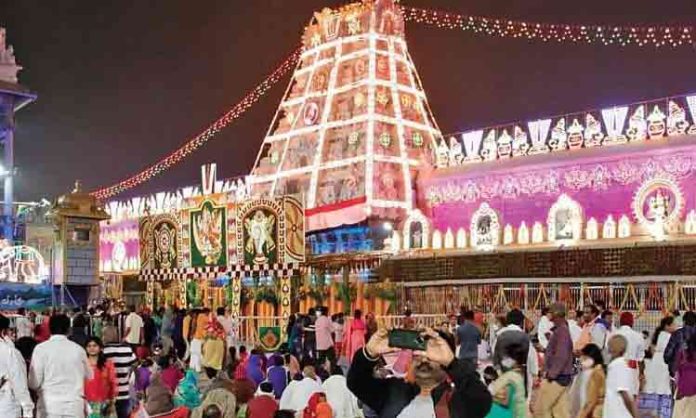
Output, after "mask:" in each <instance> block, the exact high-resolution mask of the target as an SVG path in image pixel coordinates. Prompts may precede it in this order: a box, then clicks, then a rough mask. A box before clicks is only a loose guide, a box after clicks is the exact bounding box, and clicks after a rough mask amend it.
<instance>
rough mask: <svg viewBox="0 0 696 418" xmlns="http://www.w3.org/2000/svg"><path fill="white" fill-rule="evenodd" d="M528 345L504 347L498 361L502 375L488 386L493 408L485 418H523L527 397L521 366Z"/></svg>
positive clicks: (514, 344)
mask: <svg viewBox="0 0 696 418" xmlns="http://www.w3.org/2000/svg"><path fill="white" fill-rule="evenodd" d="M528 351H529V343H528V342H526V343H525V342H522V343H510V344H508V345H506V346H505V351H504V352H503V353H502V359H501V360H500V368H501V370H502V372H503V374H501V375H500V377H499V378H497V379H496V380H494V381H493V382H492V383H491V384H490V385H488V390H489V391H490V392H491V395H493V406H492V408H491V411H490V412H489V413H488V415H486V418H508V417H509V418H525V417H526V416H527V396H526V393H525V385H524V370H523V367H522V366H523V365H524V363H525V362H526V361H527V354H528Z"/></svg>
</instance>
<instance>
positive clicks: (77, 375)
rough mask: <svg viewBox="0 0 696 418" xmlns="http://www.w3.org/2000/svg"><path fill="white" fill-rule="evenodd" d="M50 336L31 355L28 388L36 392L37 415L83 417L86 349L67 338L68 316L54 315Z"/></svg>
mask: <svg viewBox="0 0 696 418" xmlns="http://www.w3.org/2000/svg"><path fill="white" fill-rule="evenodd" d="M49 329H50V330H51V338H49V340H48V341H46V342H43V343H41V344H39V345H37V346H36V348H35V349H34V354H33V355H32V357H31V367H30V369H29V387H30V388H31V389H34V390H36V391H37V393H38V395H39V399H38V402H37V417H38V418H68V417H69V418H84V416H85V400H84V380H85V379H88V378H91V377H92V369H91V367H90V366H89V364H88V362H87V354H86V353H85V349H84V348H82V347H80V346H79V345H77V344H75V343H74V342H72V341H70V340H68V337H67V334H68V331H69V330H70V318H68V317H67V316H66V315H63V314H57V315H53V316H52V317H51V319H50V322H49Z"/></svg>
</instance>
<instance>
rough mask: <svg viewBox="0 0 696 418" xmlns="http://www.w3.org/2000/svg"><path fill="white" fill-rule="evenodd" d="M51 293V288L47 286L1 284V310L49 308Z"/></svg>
mask: <svg viewBox="0 0 696 418" xmlns="http://www.w3.org/2000/svg"><path fill="white" fill-rule="evenodd" d="M51 291H52V289H51V286H47V285H30V284H22V283H0V310H4V311H14V310H17V309H18V308H26V309H35V310H39V309H45V308H49V307H51Z"/></svg>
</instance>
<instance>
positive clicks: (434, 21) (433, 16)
mask: <svg viewBox="0 0 696 418" xmlns="http://www.w3.org/2000/svg"><path fill="white" fill-rule="evenodd" d="M401 8H402V10H403V13H404V19H405V20H406V21H408V22H416V23H423V24H426V25H430V26H435V27H438V28H442V29H459V30H463V31H468V32H473V33H478V34H484V35H488V36H495V37H501V38H520V39H528V40H537V41H542V42H558V43H561V42H573V43H585V44H602V45H616V46H629V45H633V46H641V47H642V46H654V47H658V48H659V47H665V46H666V47H672V48H677V47H685V46H686V47H691V48H693V47H694V46H696V43H695V42H694V36H693V35H692V34H693V33H694V30H695V29H694V27H693V26H664V25H655V26H603V25H577V24H549V23H537V22H525V21H517V20H508V19H498V18H487V17H481V16H471V15H463V14H457V13H448V12H443V11H437V10H429V9H422V8H418V7H409V6H401ZM301 54H302V47H299V48H298V49H296V50H295V51H294V52H293V53H292V54H290V55H289V56H288V57H287V58H286V59H285V60H284V61H283V62H282V63H281V64H280V65H279V66H278V67H277V68H276V69H275V71H273V72H272V73H271V74H270V75H269V76H268V77H266V79H265V80H264V81H262V82H261V83H260V84H259V85H257V86H256V87H255V88H254V89H253V90H251V91H250V92H249V93H247V95H246V96H245V97H244V98H243V99H242V100H241V101H240V102H239V103H237V104H236V105H235V106H234V107H232V108H231V109H230V110H229V111H228V112H227V113H225V114H224V115H222V116H221V117H220V118H218V119H217V120H216V121H215V122H214V123H212V124H211V125H210V126H208V127H207V128H206V129H205V130H204V131H202V132H201V133H200V134H198V135H197V136H195V137H194V138H192V139H190V140H189V141H187V142H186V143H185V144H184V145H182V146H181V147H179V148H178V149H177V150H175V151H174V152H172V153H171V154H169V155H168V156H166V157H164V158H162V159H161V160H159V161H158V162H157V163H155V164H153V165H151V166H149V167H148V168H146V169H144V170H142V171H141V172H139V173H137V174H135V175H133V176H131V177H129V178H127V179H125V180H123V181H121V182H119V183H117V184H115V185H112V186H109V187H105V188H102V189H99V190H96V191H94V192H92V195H93V196H95V197H96V198H98V199H102V200H103V199H108V198H110V197H113V196H115V195H117V194H119V193H121V192H123V191H125V190H128V189H131V188H133V187H136V186H138V185H140V184H142V183H145V182H147V181H148V180H150V179H151V178H153V177H154V176H156V175H158V174H160V173H162V172H163V171H165V170H168V169H169V168H171V167H172V166H174V165H176V164H177V163H179V162H180V161H181V160H183V159H184V158H185V157H186V156H188V155H189V154H191V153H192V152H194V151H195V150H197V149H198V148H200V147H201V146H202V145H203V144H205V143H206V142H208V141H209V140H210V139H212V138H213V137H214V136H215V135H216V134H217V133H218V132H220V131H221V130H222V129H224V128H225V127H226V126H228V125H229V124H230V123H232V122H233V121H234V120H236V119H237V118H239V117H240V116H241V115H243V114H244V113H246V111H247V110H248V109H249V108H250V107H251V106H252V105H253V104H255V103H256V102H258V101H259V99H260V98H261V97H263V96H264V95H265V94H266V93H267V92H268V90H270V88H271V87H273V86H274V85H275V84H276V83H277V82H278V81H280V79H281V78H282V77H283V76H284V75H285V74H286V73H287V72H288V71H290V70H291V69H293V68H294V67H295V65H296V64H297V62H298V61H299V59H300V56H301Z"/></svg>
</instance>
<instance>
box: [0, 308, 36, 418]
mask: <svg viewBox="0 0 696 418" xmlns="http://www.w3.org/2000/svg"><path fill="white" fill-rule="evenodd" d="M9 332H10V320H9V319H8V318H7V317H6V316H4V315H0V417H3V418H5V417H7V418H31V417H32V416H33V411H34V402H32V400H31V396H30V395H29V389H28V388H27V366H26V364H25V363H24V359H23V358H22V355H21V354H20V353H19V351H18V350H17V349H16V348H14V344H12V341H11V340H10V337H9Z"/></svg>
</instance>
